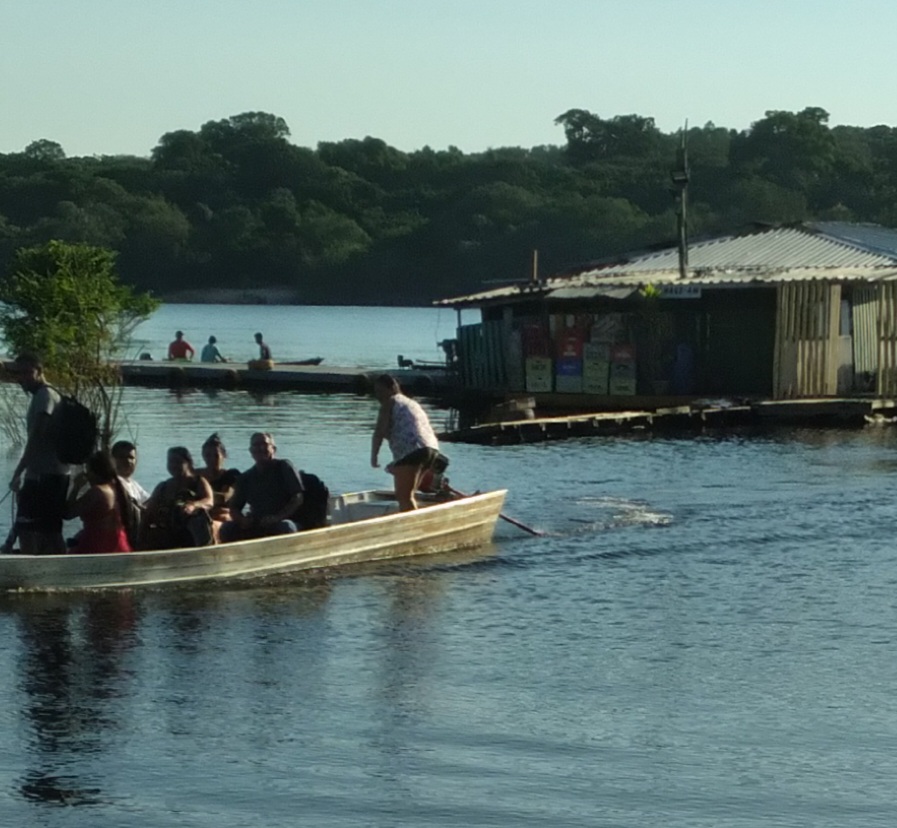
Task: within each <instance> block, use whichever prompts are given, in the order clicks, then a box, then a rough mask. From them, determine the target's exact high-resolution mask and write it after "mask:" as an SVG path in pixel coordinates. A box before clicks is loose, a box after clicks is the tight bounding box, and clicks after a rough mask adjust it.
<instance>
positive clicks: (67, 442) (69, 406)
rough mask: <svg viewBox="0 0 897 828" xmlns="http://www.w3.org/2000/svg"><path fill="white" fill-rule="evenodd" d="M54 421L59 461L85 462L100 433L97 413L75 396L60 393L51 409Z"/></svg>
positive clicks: (92, 451) (78, 463) (77, 463)
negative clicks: (57, 400)
mask: <svg viewBox="0 0 897 828" xmlns="http://www.w3.org/2000/svg"><path fill="white" fill-rule="evenodd" d="M57 393H59V392H58V391H57ZM53 420H54V426H55V433H56V457H57V458H58V460H59V462H60V463H70V464H72V465H81V464H82V463H86V462H87V458H88V457H90V455H91V454H93V453H94V451H96V447H97V439H98V437H99V436H100V429H99V425H98V421H97V415H96V414H94V413H93V411H91V410H90V409H89V408H88V407H87V406H86V405H84V403H82V402H78V400H76V399H75V398H74V397H71V396H68V395H62V394H61V395H60V400H59V402H58V403H57V404H56V408H55V409H54V410H53Z"/></svg>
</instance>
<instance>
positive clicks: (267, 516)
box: [220, 432, 304, 543]
mask: <svg viewBox="0 0 897 828" xmlns="http://www.w3.org/2000/svg"><path fill="white" fill-rule="evenodd" d="M276 451H277V446H276V445H275V444H274V438H273V437H272V436H271V435H270V434H268V433H267V432H256V433H255V434H253V435H252V437H251V438H250V440H249V453H250V454H251V455H252V458H253V460H255V465H253V466H252V467H251V468H250V469H248V470H247V471H245V472H243V474H241V475H240V477H239V478H238V479H237V482H236V484H235V485H234V493H233V495H231V498H230V500H229V501H228V507H229V508H230V511H231V514H232V515H233V520H231V521H228V522H226V523H223V524H221V531H220V535H221V542H222V543H229V542H231V541H236V540H247V539H249V538H262V537H267V536H269V535H286V534H289V533H291V532H296V531H298V530H299V529H300V528H301V527H300V526H299V525H298V524H297V522H296V513H297V512H298V511H299V508H300V507H301V506H302V503H303V494H304V490H303V487H302V480H301V478H300V477H299V473H298V472H297V471H296V469H295V468H294V467H293V464H292V463H291V462H290V461H289V460H280V459H278V458H276V457H275V456H274V454H275V452H276ZM247 505H248V506H249V512H248V513H246V514H244V512H243V510H244V509H245V508H246V506H247Z"/></svg>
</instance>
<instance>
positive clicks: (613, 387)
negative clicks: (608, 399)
mask: <svg viewBox="0 0 897 828" xmlns="http://www.w3.org/2000/svg"><path fill="white" fill-rule="evenodd" d="M610 394H611V396H620V397H622V396H632V395H633V394H635V377H633V378H632V379H625V378H624V379H619V378H615V377H611V380H610Z"/></svg>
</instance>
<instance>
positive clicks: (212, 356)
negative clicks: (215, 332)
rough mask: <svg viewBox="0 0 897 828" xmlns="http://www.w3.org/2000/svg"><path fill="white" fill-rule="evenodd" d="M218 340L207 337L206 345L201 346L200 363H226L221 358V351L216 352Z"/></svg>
mask: <svg viewBox="0 0 897 828" xmlns="http://www.w3.org/2000/svg"><path fill="white" fill-rule="evenodd" d="M217 342H218V340H217V339H216V338H215V337H214V336H210V337H209V341H208V344H206V345H204V346H203V349H202V354H201V355H200V357H199V360H200V362H227V360H226V359H225V358H224V357H223V356H221V351H219V350H218V346H217V345H216V344H215V343H217Z"/></svg>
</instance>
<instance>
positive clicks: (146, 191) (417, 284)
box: [0, 107, 897, 304]
mask: <svg viewBox="0 0 897 828" xmlns="http://www.w3.org/2000/svg"><path fill="white" fill-rule="evenodd" d="M828 119H829V116H828V113H827V112H825V110H823V109H819V108H815V107H810V108H807V109H804V110H803V111H802V112H799V113H791V112H779V111H776V112H767V113H766V115H765V117H764V118H762V119H761V120H759V121H757V122H756V123H754V124H752V125H751V127H750V128H749V129H747V130H743V131H736V130H731V129H726V128H724V127H718V126H715V125H714V124H712V123H709V124H706V125H705V126H703V127H694V128H691V129H689V130H688V131H687V147H688V157H689V163H690V169H691V183H690V186H689V233H690V235H691V236H692V237H693V238H694V237H696V236H700V235H707V234H715V233H721V232H728V231H731V230H735V229H738V228H740V227H743V226H745V225H746V224H749V223H751V222H758V221H759V222H774V223H778V222H790V221H799V220H803V219H837V220H847V221H864V222H877V223H880V224H884V225H888V226H897V128H893V127H889V126H877V127H872V128H860V127H848V126H837V127H830V126H829V124H828ZM556 123H557V125H558V127H559V128H560V129H562V130H563V134H564V138H565V143H564V144H563V145H562V146H543V147H534V148H531V149H523V148H519V147H505V148H499V149H490V150H488V151H486V152H482V153H471V154H465V153H463V152H461V151H460V150H458V149H456V148H452V147H450V148H449V149H447V150H444V151H434V150H432V149H430V148H429V147H424V148H423V149H420V150H417V151H415V152H409V153H406V152H401V151H399V150H397V149H395V148H393V147H390V146H388V145H387V144H386V143H384V142H383V141H381V140H379V139H377V138H371V137H367V138H364V139H362V140H357V139H347V140H345V141H339V142H335V143H329V142H328V143H320V144H319V145H318V147H317V149H315V150H312V149H309V148H305V147H299V146H295V145H294V144H292V143H290V141H289V134H290V133H289V128H288V126H287V124H286V123H285V122H284V120H283V119H282V118H279V117H277V116H275V115H272V114H268V113H263V112H249V113H244V114H242V115H236V116H234V117H231V118H227V119H224V120H221V121H210V122H209V123H206V124H204V125H203V126H202V127H200V129H199V130H198V131H196V132H192V131H190V130H178V131H176V132H169V133H167V134H165V135H163V136H162V137H161V138H160V140H159V143H158V145H157V146H156V147H155V148H154V149H153V150H152V152H151V154H150V156H149V157H147V158H143V157H135V156H102V157H79V158H67V157H66V155H65V152H64V149H63V147H61V146H60V145H59V144H58V143H56V142H54V141H50V140H47V139H41V140H36V141H34V142H33V143H31V144H30V145H29V146H27V147H26V148H25V149H24V150H23V151H22V152H20V153H10V154H7V155H0V267H5V266H6V265H7V263H8V262H9V261H10V260H11V257H12V255H13V253H14V252H15V250H16V249H18V248H20V247H23V246H28V245H34V244H38V243H41V242H44V241H47V240H49V239H62V240H65V241H84V242H88V243H90V244H93V245H100V246H104V247H108V248H111V249H112V250H115V251H117V253H118V267H119V272H120V274H121V277H122V280H123V281H124V282H126V283H129V284H132V285H134V286H136V287H138V288H141V289H144V290H151V291H153V292H155V293H157V294H161V295H165V294H166V293H167V292H171V291H173V290H183V289H187V288H203V287H207V286H215V287H232V288H258V287H261V286H265V287H269V286H270V287H274V286H288V287H291V288H295V290H296V292H297V295H298V296H299V298H300V299H301V300H302V301H305V302H312V303H348V304H366V303H378V304H419V303H424V302H427V301H429V300H431V299H434V298H438V297H440V296H447V295H454V294H458V293H465V292H469V291H472V290H477V289H479V288H480V287H481V286H482V285H483V283H484V282H489V281H495V280H505V281H510V280H513V279H520V278H525V277H526V276H527V274H528V271H529V267H530V260H531V256H532V251H533V249H538V251H539V259H540V265H541V270H542V272H543V273H554V272H559V271H563V270H565V269H567V268H569V267H572V266H575V265H576V264H577V263H583V262H588V261H590V260H594V259H597V258H601V257H604V256H608V255H613V254H616V253H620V252H623V251H627V250H632V249H637V248H642V247H646V246H649V245H656V244H662V243H665V242H668V241H670V240H672V238H673V237H674V232H675V203H674V199H673V196H672V195H671V192H670V189H671V180H670V170H671V168H672V166H673V165H674V162H675V158H676V150H677V147H678V146H679V145H680V142H681V136H680V135H679V134H676V133H669V134H666V133H663V132H661V131H660V130H659V129H658V128H657V127H656V126H655V123H654V121H653V119H652V118H648V117H641V116H638V115H620V116H614V117H611V118H608V119H603V118H601V117H599V116H598V115H595V114H593V113H590V112H587V111H585V110H579V109H574V110H570V111H568V112H565V113H563V114H562V115H560V116H559V117H558V118H557V120H556Z"/></svg>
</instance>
